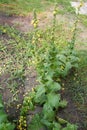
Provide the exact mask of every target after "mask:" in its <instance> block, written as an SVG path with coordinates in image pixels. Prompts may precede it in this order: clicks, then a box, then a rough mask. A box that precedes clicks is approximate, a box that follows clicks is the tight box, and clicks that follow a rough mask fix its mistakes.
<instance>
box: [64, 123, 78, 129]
mask: <svg viewBox="0 0 87 130" xmlns="http://www.w3.org/2000/svg"><path fill="white" fill-rule="evenodd" d="M77 128H78V127H77V126H76V125H73V124H70V123H68V124H67V126H66V127H65V128H63V129H62V130H77Z"/></svg>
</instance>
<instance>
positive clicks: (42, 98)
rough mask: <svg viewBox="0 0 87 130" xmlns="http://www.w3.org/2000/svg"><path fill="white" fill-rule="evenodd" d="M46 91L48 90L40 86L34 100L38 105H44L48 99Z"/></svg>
mask: <svg viewBox="0 0 87 130" xmlns="http://www.w3.org/2000/svg"><path fill="white" fill-rule="evenodd" d="M45 91H46V90H45V87H44V85H40V86H38V88H37V92H36V95H35V99H34V100H35V102H36V103H40V104H42V103H43V102H44V101H45V98H46V96H45Z"/></svg>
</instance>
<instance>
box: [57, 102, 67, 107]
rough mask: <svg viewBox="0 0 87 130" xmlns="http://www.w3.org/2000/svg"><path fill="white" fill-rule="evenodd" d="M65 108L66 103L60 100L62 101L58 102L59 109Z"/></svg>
mask: <svg viewBox="0 0 87 130" xmlns="http://www.w3.org/2000/svg"><path fill="white" fill-rule="evenodd" d="M66 106H67V101H66V100H62V101H60V103H59V107H62V108H64V107H66Z"/></svg>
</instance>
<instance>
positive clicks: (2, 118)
mask: <svg viewBox="0 0 87 130" xmlns="http://www.w3.org/2000/svg"><path fill="white" fill-rule="evenodd" d="M4 121H7V115H6V114H5V113H4V111H3V110H0V123H2V122H4Z"/></svg>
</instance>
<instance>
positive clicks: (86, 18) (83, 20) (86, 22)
mask: <svg viewBox="0 0 87 130" xmlns="http://www.w3.org/2000/svg"><path fill="white" fill-rule="evenodd" d="M79 19H80V21H81V23H82V24H83V25H84V26H85V27H87V16H86V15H80V16H79Z"/></svg>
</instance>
